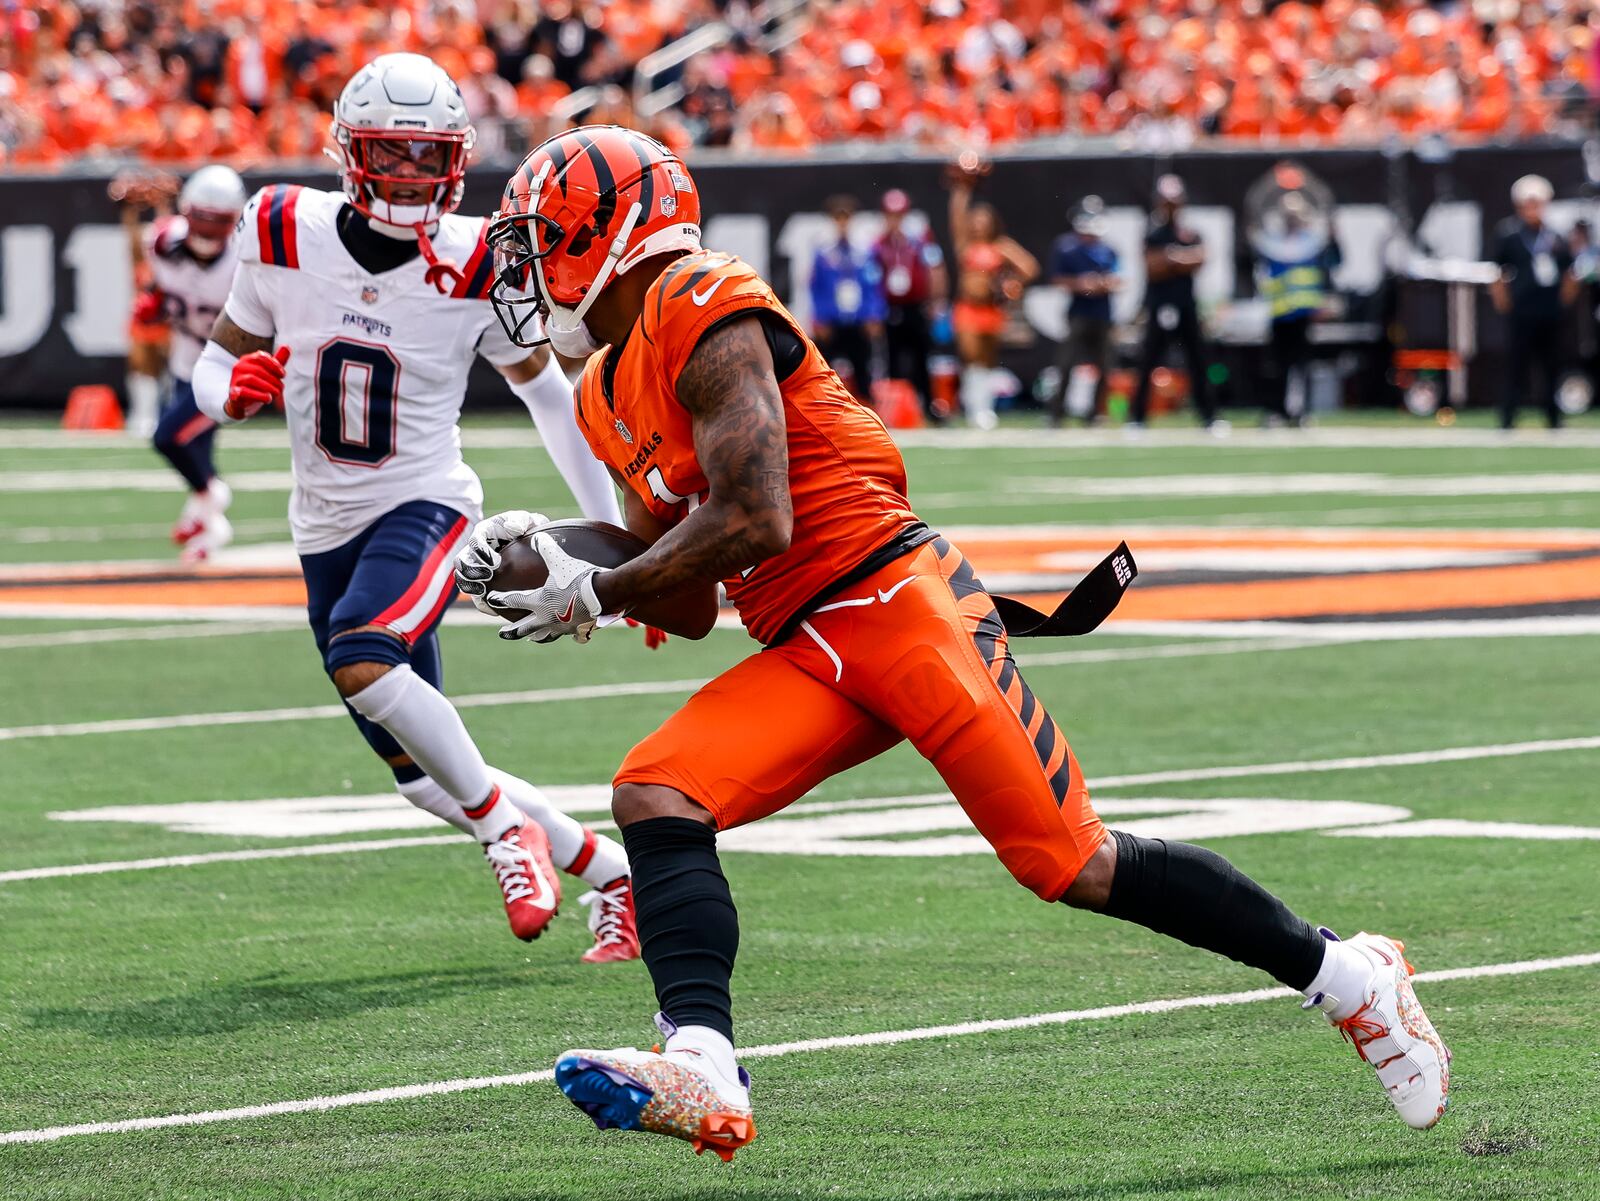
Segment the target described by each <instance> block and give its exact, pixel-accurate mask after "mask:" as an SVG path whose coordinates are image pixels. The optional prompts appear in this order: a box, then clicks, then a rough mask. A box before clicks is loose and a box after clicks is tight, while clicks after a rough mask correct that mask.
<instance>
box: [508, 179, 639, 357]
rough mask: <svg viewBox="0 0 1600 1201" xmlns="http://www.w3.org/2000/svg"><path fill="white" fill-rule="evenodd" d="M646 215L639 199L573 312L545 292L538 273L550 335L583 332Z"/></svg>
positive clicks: (634, 203)
mask: <svg viewBox="0 0 1600 1201" xmlns="http://www.w3.org/2000/svg"><path fill="white" fill-rule="evenodd" d="M643 213H644V206H643V205H642V204H640V203H639V202H638V201H637V200H635V201H634V202H633V206H632V207H631V208H629V209H628V217H627V219H626V220H625V221H623V223H622V228H621V229H620V230H619V231H618V232H617V236H616V237H615V238H613V239H611V249H610V250H609V251H608V252H607V253H606V261H605V262H604V263H602V264H601V265H600V270H599V272H598V273H597V274H596V275H595V277H594V282H593V283H592V284H590V285H589V291H588V292H587V293H585V294H584V297H583V299H582V300H580V301H579V302H578V307H577V308H574V309H569V308H565V307H563V306H561V305H558V304H556V303H555V301H554V300H553V299H552V298H551V296H550V293H549V292H547V291H545V286H544V279H543V277H542V276H541V275H540V274H539V273H538V271H535V272H534V281H535V282H536V283H537V284H538V287H539V290H540V291H541V292H543V293H544V300H545V304H546V305H547V306H548V307H549V309H550V320H549V321H548V322H547V323H546V325H545V328H546V330H547V331H548V332H550V333H553V334H555V335H557V336H558V337H565V336H568V335H572V334H577V333H578V332H579V331H581V330H582V329H583V318H584V315H585V314H586V313H588V311H589V310H590V308H592V307H593V305H594V302H595V301H596V300H598V299H599V298H600V293H601V291H602V290H604V288H605V286H606V284H607V283H608V282H609V281H610V279H611V276H612V273H613V272H614V271H615V270H616V267H617V262H618V261H619V260H620V259H621V258H622V256H623V255H624V254H626V253H627V252H628V238H629V237H630V236H631V235H632V233H633V227H634V226H636V225H638V224H639V218H640V216H641V215H643ZM557 314H560V315H561V316H563V317H565V318H566V319H567V321H569V322H570V323H571V324H569V325H566V327H565V328H563V327H562V326H560V325H557V324H556V315H557Z"/></svg>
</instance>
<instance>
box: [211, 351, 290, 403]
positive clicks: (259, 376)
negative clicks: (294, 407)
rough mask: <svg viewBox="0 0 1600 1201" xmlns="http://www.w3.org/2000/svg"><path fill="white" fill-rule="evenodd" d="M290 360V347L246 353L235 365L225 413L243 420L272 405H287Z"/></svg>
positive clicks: (230, 380) (229, 385)
mask: <svg viewBox="0 0 1600 1201" xmlns="http://www.w3.org/2000/svg"><path fill="white" fill-rule="evenodd" d="M288 361H289V348H288V347H287V346H280V347H278V349H277V350H275V351H273V352H272V353H271V354H268V353H267V352H266V351H264V350H252V351H251V352H250V353H249V354H247V355H245V356H244V357H243V358H242V359H240V360H239V361H238V362H237V363H235V364H234V365H233V375H232V377H231V378H230V379H229V381H228V399H227V402H226V403H225V404H224V405H223V406H222V409H223V412H225V413H227V414H228V416H229V417H232V418H233V419H234V420H235V421H243V420H244V419H245V418H247V417H254V416H255V415H256V414H257V413H259V412H260V411H261V410H262V409H264V408H266V407H267V406H268V405H271V406H272V407H273V408H275V409H281V408H283V365H284V364H285V363H287V362H288Z"/></svg>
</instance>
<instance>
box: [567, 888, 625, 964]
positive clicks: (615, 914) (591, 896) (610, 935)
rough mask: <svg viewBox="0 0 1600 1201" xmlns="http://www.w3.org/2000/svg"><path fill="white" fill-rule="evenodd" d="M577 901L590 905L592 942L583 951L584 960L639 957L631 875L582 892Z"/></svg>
mask: <svg viewBox="0 0 1600 1201" xmlns="http://www.w3.org/2000/svg"><path fill="white" fill-rule="evenodd" d="M578 904H580V905H587V906H588V907H589V932H590V933H591V934H593V935H594V946H592V947H590V948H589V949H588V950H587V951H585V952H584V953H583V961H584V962H585V963H624V962H626V961H627V960H630V959H637V958H639V928H638V926H637V925H636V924H635V922H634V916H633V878H632V877H631V876H623V877H621V878H620V879H617V880H613V881H612V882H611V883H610V884H607V885H606V886H605V887H604V888H597V889H595V890H594V891H593V892H586V893H584V894H583V895H582V896H581V897H579V898H578Z"/></svg>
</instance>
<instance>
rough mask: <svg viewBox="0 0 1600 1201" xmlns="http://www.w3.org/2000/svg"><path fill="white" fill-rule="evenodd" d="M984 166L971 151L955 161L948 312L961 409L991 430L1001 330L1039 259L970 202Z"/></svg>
mask: <svg viewBox="0 0 1600 1201" xmlns="http://www.w3.org/2000/svg"><path fill="white" fill-rule="evenodd" d="M987 173H988V166H987V164H985V163H984V162H983V161H982V160H981V159H979V158H978V156H977V155H976V154H973V153H971V152H970V151H969V152H968V153H966V154H963V155H962V156H961V158H960V159H958V160H957V162H956V163H955V165H954V167H953V168H952V170H951V171H950V173H949V175H948V177H947V182H948V183H949V187H950V239H951V242H952V244H953V245H954V247H955V260H956V303H955V308H954V309H953V311H952V312H951V320H952V322H953V324H954V325H955V331H956V349H957V351H958V352H959V353H960V355H961V362H962V364H963V366H962V370H961V407H962V408H963V409H965V410H966V413H967V422H968V423H969V424H971V425H974V426H976V427H977V428H978V429H981V430H990V429H993V428H994V427H995V426H996V425H997V424H998V420H997V418H996V417H995V414H994V402H995V397H996V396H997V395H998V394H999V390H1000V333H1001V331H1002V330H1004V329H1005V327H1006V311H1007V308H1008V306H1010V305H1012V304H1015V303H1016V302H1017V301H1019V300H1021V299H1022V290H1023V288H1024V287H1026V286H1027V285H1028V284H1030V283H1032V282H1033V281H1034V280H1036V279H1038V278H1039V260H1038V259H1036V258H1034V257H1033V255H1031V254H1029V253H1028V252H1027V251H1026V250H1024V249H1023V248H1022V247H1021V246H1020V245H1018V244H1017V242H1016V241H1015V240H1013V239H1011V238H1008V237H1006V231H1005V226H1004V225H1003V224H1001V221H1000V214H999V213H998V212H996V211H995V207H994V205H992V204H987V203H982V204H974V203H973V202H972V193H973V189H974V188H975V187H976V186H977V181H978V180H979V178H981V177H982V176H983V175H985V174H987Z"/></svg>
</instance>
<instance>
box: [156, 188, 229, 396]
mask: <svg viewBox="0 0 1600 1201" xmlns="http://www.w3.org/2000/svg"><path fill="white" fill-rule="evenodd" d="M188 236H189V223H188V221H186V220H184V218H182V217H162V218H161V219H160V220H158V221H152V222H151V223H150V225H149V227H148V228H146V230H145V231H144V253H145V262H147V263H149V264H150V280H151V282H152V283H153V284H155V286H156V289H157V290H158V291H159V292H160V293H161V297H162V303H161V308H162V312H163V313H164V314H165V316H166V319H167V320H168V321H170V322H171V323H172V345H171V347H170V348H169V349H168V351H167V366H168V369H169V370H170V371H171V372H172V374H173V375H174V376H176V377H177V378H178V379H181V380H182V381H183V382H184V383H188V382H189V380H190V378H191V377H192V376H193V375H194V364H195V360H196V359H198V358H199V357H200V350H201V348H202V347H203V346H205V344H206V339H207V338H209V337H210V336H211V327H212V326H213V325H215V324H216V323H217V314H218V313H220V312H222V306H223V304H224V302H226V301H227V299H228V289H229V288H230V287H231V286H232V285H233V270H234V267H235V265H236V264H237V263H238V261H239V254H238V238H236V237H234V238H229V239H228V242H227V244H226V245H225V246H224V247H223V248H222V253H221V254H219V255H218V256H217V257H216V258H214V259H212V260H211V261H210V262H204V261H202V260H200V259H197V258H195V257H194V255H193V254H191V253H190V252H189V247H188V246H187V245H185V244H184V239H185V238H186V237H188Z"/></svg>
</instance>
